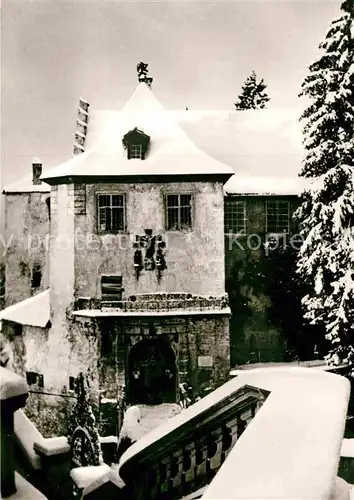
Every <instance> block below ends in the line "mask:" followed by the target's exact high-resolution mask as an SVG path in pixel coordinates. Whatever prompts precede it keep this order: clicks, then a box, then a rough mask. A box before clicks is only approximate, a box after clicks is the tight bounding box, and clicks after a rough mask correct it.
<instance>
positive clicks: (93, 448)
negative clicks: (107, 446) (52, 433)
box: [68, 373, 102, 466]
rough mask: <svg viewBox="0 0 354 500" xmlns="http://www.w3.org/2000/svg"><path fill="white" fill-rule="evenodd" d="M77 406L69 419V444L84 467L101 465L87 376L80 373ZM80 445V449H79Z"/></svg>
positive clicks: (76, 390) (77, 383) (77, 384)
mask: <svg viewBox="0 0 354 500" xmlns="http://www.w3.org/2000/svg"><path fill="white" fill-rule="evenodd" d="M75 386H76V387H75V392H76V397H77V399H76V404H75V405H74V408H73V411H72V413H71V415H70V418H69V423H68V443H69V444H70V446H71V447H72V448H74V450H73V452H74V454H75V453H77V452H78V453H79V455H80V462H81V465H82V466H87V465H100V464H101V463H102V455H101V448H100V441H99V434H98V430H97V427H96V419H95V416H94V413H93V411H92V406H91V401H90V387H89V383H88V379H87V376H85V375H84V374H83V373H80V374H79V375H78V377H77V379H76V384H75ZM78 443H80V445H79V449H78V446H77V445H78Z"/></svg>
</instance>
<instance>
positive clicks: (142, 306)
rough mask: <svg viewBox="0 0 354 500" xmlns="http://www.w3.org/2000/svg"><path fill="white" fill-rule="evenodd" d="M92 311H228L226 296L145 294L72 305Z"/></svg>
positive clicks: (75, 308) (86, 299)
mask: <svg viewBox="0 0 354 500" xmlns="http://www.w3.org/2000/svg"><path fill="white" fill-rule="evenodd" d="M92 309H99V310H104V309H106V310H107V309H108V310H110V309H118V310H120V311H122V312H127V313H129V312H144V311H152V312H169V311H177V310H185V311H210V310H225V309H228V297H227V295H226V294H224V295H222V296H220V297H214V296H199V295H193V294H188V293H156V294H148V293H146V294H137V295H133V296H130V297H129V298H128V299H124V300H122V301H120V302H107V301H105V302H103V301H101V300H100V299H97V298H90V297H79V298H78V299H77V300H76V302H75V305H74V310H76V311H80V310H92Z"/></svg>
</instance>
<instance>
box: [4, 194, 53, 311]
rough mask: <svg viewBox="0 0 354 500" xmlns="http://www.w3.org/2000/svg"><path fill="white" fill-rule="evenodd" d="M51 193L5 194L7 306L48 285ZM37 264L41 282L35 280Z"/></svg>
mask: <svg viewBox="0 0 354 500" xmlns="http://www.w3.org/2000/svg"><path fill="white" fill-rule="evenodd" d="M49 197H50V194H49V193H17V194H6V195H5V222H6V226H5V245H6V247H7V250H6V256H5V260H6V306H9V305H12V304H15V303H17V302H20V301H21V300H24V299H26V298H28V297H30V296H31V295H33V294H35V293H38V292H41V291H43V290H45V289H46V288H48V286H49V259H48V235H49V212H48V205H47V201H46V200H47V199H48V198H49ZM36 266H38V269H39V270H40V273H41V279H40V283H38V281H37V283H35V282H34V281H33V278H34V271H35V268H36Z"/></svg>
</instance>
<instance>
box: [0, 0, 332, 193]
mask: <svg viewBox="0 0 354 500" xmlns="http://www.w3.org/2000/svg"><path fill="white" fill-rule="evenodd" d="M340 4H341V1H337V0H332V1H331V2H326V1H321V0H319V1H311V2H310V1H298V0H289V1H277V2H269V1H263V2H262V1H258V2H255V1H248V2H239V1H226V2H225V1H224V2H211V1H202V0H200V1H194V2H192V1H170V2H167V1H165V0H160V1H155V2H153V1H144V2H139V1H117V0H116V1H102V0H101V1H99V2H98V1H97V2H93V1H79V0H72V1H70V2H64V1H60V0H59V1H58V0H56V1H54V0H40V1H28V0H21V1H18V0H15V1H14V0H7V1H6V0H5V1H4V2H3V5H2V11H3V12H2V40H1V42H2V81H1V91H2V92H1V95H2V100H1V104H2V110H1V111H2V112H1V118H2V120H1V122H2V125H1V132H2V134H1V139H2V141H1V144H2V145H1V173H2V176H1V177H2V178H1V183H3V184H5V183H6V184H7V183H9V182H12V181H15V180H16V179H18V178H20V177H21V176H23V175H24V174H25V173H27V172H28V171H29V170H30V169H31V162H32V158H33V157H39V158H40V159H41V160H42V161H43V163H44V165H45V166H46V167H49V166H54V165H56V164H57V163H59V162H62V161H64V160H66V159H67V158H68V157H69V156H71V154H72V145H73V135H74V131H75V120H76V108H77V103H78V98H79V97H80V96H81V97H83V98H85V99H87V100H88V101H89V102H90V104H91V105H92V106H93V107H95V108H109V107H116V108H120V107H121V106H122V105H124V103H125V102H126V100H127V99H128V98H129V97H130V95H131V94H132V92H133V91H134V89H135V86H136V83H137V79H136V64H137V62H138V61H140V60H143V61H145V62H148V63H149V69H150V72H151V75H152V76H153V77H154V86H153V89H154V93H155V95H156V97H157V98H158V99H159V100H160V101H161V102H162V103H163V104H164V105H165V106H166V107H167V108H182V109H183V108H184V107H185V105H188V106H189V108H190V109H199V108H212V109H217V108H219V109H220V108H224V109H233V103H234V101H235V100H236V97H237V94H238V92H239V89H240V87H241V85H242V83H243V81H244V80H245V78H246V77H247V76H248V74H249V73H250V72H251V70H252V69H254V70H255V71H256V73H257V74H258V75H259V76H261V77H263V78H264V79H265V81H266V82H267V84H268V93H269V96H270V97H271V99H272V101H271V103H270V106H276V107H279V106H286V107H288V106H300V107H302V106H303V103H302V102H301V100H300V99H298V97H297V95H298V93H299V90H300V85H301V82H302V80H303V78H304V76H305V75H306V72H307V67H308V65H309V64H310V63H311V62H312V61H313V60H314V58H315V57H316V54H317V47H318V44H319V42H320V41H322V39H323V37H324V34H325V32H326V30H327V28H328V26H329V24H330V22H331V21H332V20H333V19H334V18H336V17H337V16H338V15H339V14H340Z"/></svg>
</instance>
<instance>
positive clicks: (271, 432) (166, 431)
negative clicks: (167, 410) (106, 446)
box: [119, 367, 350, 500]
mask: <svg viewBox="0 0 354 500" xmlns="http://www.w3.org/2000/svg"><path fill="white" fill-rule="evenodd" d="M349 391H350V387H349V383H348V381H347V380H346V379H345V378H343V377H341V376H338V375H334V374H330V373H325V372H322V371H317V370H312V369H311V370H310V369H308V368H293V367H291V368H269V369H256V370H250V371H249V372H246V373H245V374H242V375H240V376H239V377H237V378H236V379H233V380H231V381H229V382H227V383H226V384H224V385H223V386H221V387H219V388H218V389H217V390H216V391H214V392H213V393H211V394H209V395H208V396H206V397H205V398H203V399H201V400H200V401H199V402H197V403H195V404H194V405H192V406H191V407H189V408H188V409H187V410H185V411H184V412H182V413H181V414H179V415H177V416H175V417H173V418H172V419H170V420H169V421H168V422H166V423H165V424H163V425H162V426H161V427H159V428H157V429H155V430H154V431H151V432H150V433H149V434H147V435H146V436H144V437H143V438H141V439H140V440H139V441H138V442H137V443H135V444H133V445H132V446H131V447H130V448H129V449H128V450H127V451H126V453H125V454H124V455H123V456H122V458H121V461H120V469H119V474H120V477H121V478H122V479H123V480H124V482H125V484H126V487H127V488H128V489H129V490H130V492H129V493H130V495H131V497H132V498H135V499H137V500H148V499H149V500H150V499H151V500H154V499H167V498H168V499H171V500H173V499H176V500H177V499H182V498H184V497H186V496H187V495H188V498H192V497H191V496H189V495H191V494H193V498H208V499H219V500H220V499H226V498H233V499H235V500H241V499H242V500H245V499H258V500H261V499H262V500H274V499H275V498H279V499H280V498H281V499H282V500H294V499H298V500H300V499H302V500H304V499H311V500H330V499H331V500H335V499H338V500H339V498H340V499H349V485H347V483H345V481H343V480H339V479H338V478H337V477H336V476H337V474H338V464H339V459H340V449H341V442H342V438H343V433H344V426H345V418H346V412H347V405H348V398H349ZM257 410H259V411H257ZM136 471H139V474H136ZM198 492H199V493H198Z"/></svg>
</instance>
